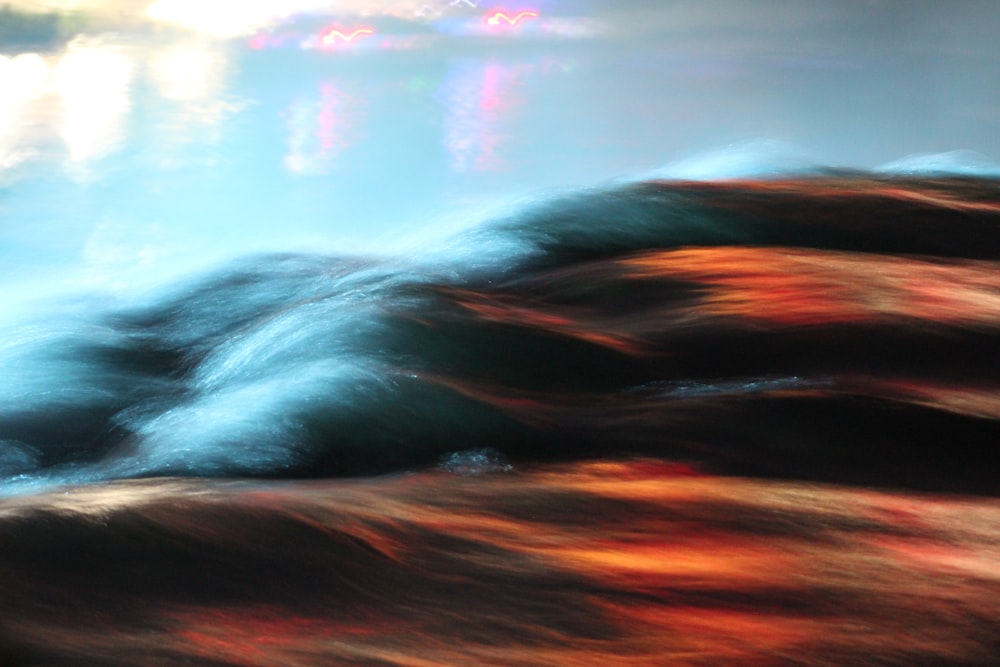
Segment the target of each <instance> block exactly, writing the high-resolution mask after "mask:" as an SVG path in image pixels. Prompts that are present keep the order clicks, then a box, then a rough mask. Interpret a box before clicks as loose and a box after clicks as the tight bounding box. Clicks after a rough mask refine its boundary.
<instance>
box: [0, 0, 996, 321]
mask: <svg viewBox="0 0 1000 667" xmlns="http://www.w3.org/2000/svg"><path fill="white" fill-rule="evenodd" d="M145 4H146V3H126V2H117V3H114V2H104V3H101V2H97V1H95V2H91V3H89V5H88V4H87V3H84V6H85V7H86V6H93V7H97V8H100V7H102V6H103V7H105V9H107V8H108V7H112V8H114V9H115V10H116V11H118V12H119V15H118V17H117V23H118V24H121V25H125V26H126V28H121V27H118V28H117V29H116V31H114V32H106V31H105V30H104V29H103V28H105V27H107V26H104V25H103V24H102V23H101V21H105V22H108V21H109V19H107V14H99V15H96V16H98V18H96V19H94V21H92V22H91V24H89V28H88V30H87V35H86V36H82V37H78V38H76V39H75V40H74V41H73V42H71V43H69V44H63V43H56V44H52V45H49V46H48V47H46V48H27V47H23V46H17V45H7V46H3V45H0V52H2V53H3V54H4V55H3V56H2V58H0V88H2V90H3V91H5V94H4V95H3V97H2V98H0V188H2V189H0V216H2V218H0V220H2V226H0V285H3V286H4V293H5V296H4V297H3V300H4V301H5V302H8V303H9V302H12V301H17V300H21V299H23V298H25V297H28V298H32V297H33V296H34V295H35V294H36V293H38V292H40V293H41V294H52V293H57V294H58V293H73V292H79V291H84V292H93V291H95V290H97V291H100V292H112V293H113V292H116V291H121V290H123V289H127V288H132V287H137V286H140V287H143V286H148V285H151V284H156V283H160V282H164V281H166V280H168V279H170V278H173V277H176V276H178V275H181V274H184V273H187V272H189V271H191V270H194V269H196V268H199V267H205V266H207V265H210V264H214V263H216V262H218V261H221V260H224V259H227V258H229V257H234V256H239V255H242V254H245V253H248V252H254V251H264V250H266V251H283V250H303V249H308V250H318V251H321V252H329V253H340V252H367V253H383V252H386V251H395V252H409V251H411V249H412V248H413V247H414V244H413V240H414V239H416V240H417V246H419V245H420V243H419V240H420V239H421V238H423V237H425V236H428V237H429V238H440V236H441V230H452V229H454V228H455V227H461V226H465V225H468V224H472V223H474V222H475V221H476V220H478V219H481V218H483V217H486V215H487V211H489V210H492V209H493V208H494V207H496V206H498V205H503V204H505V203H511V202H513V203H517V202H522V201H525V200H529V199H531V198H534V197H538V196H544V195H545V194H547V193H550V192H553V191H555V190H559V189H565V188H572V187H580V186H589V185H593V184H598V183H601V182H605V181H608V180H610V179H617V178H622V177H626V178H630V177H634V176H636V175H643V176H649V175H656V176H666V177H692V178H716V177H720V176H732V175H747V174H761V173H764V174H766V173H775V172H781V171H783V170H789V169H792V170H801V169H803V168H807V167H809V166H811V165H817V164H822V165H831V166H845V167H851V168H871V167H876V166H878V165H881V164H885V163H895V164H897V165H901V168H902V169H904V170H906V169H916V170H917V171H920V170H923V171H926V170H927V168H924V167H920V166H919V165H925V167H926V165H930V167H929V168H932V167H933V166H934V165H944V169H945V170H950V171H956V170H957V171H962V170H969V169H972V170H973V171H975V170H980V171H982V170H986V171H989V170H990V169H995V163H993V162H992V161H991V160H990V158H995V157H997V156H1000V120H998V119H1000V114H998V113H997V111H998V110H1000V92H998V91H1000V68H996V67H995V63H996V62H997V57H998V56H1000V53H998V48H997V46H996V42H995V40H994V39H993V38H992V33H993V30H992V29H991V26H993V27H995V26H996V25H998V19H1000V8H998V7H997V6H996V5H993V4H991V3H973V2H968V3H965V2H959V3H949V4H948V6H947V7H943V6H938V5H935V4H933V3H913V2H909V3H901V2H872V3H861V2H856V3H833V2H830V3H812V4H810V5H808V6H804V5H802V4H801V3H788V2H765V3H753V4H752V5H749V4H747V3H737V2H712V3H696V2H671V3H655V4H650V3H640V2H610V1H602V0H590V1H587V0H578V1H556V0H547V1H539V2H535V3H534V4H532V5H530V6H529V5H525V6H524V7H522V6H520V5H518V6H516V7H514V6H511V7H510V8H504V7H502V6H498V7H490V8H487V7H486V5H485V4H483V3H477V2H464V1H461V2H445V1H444V0H440V1H439V2H428V3H407V2H382V3H370V2H369V3H353V2H340V3H319V2H305V1H303V2H300V3H298V4H297V5H296V4H295V3H285V6H286V7H288V6H291V7H295V6H299V7H305V8H312V9H313V10H319V9H322V10H323V11H321V12H319V13H314V14H299V15H297V16H293V17H291V18H290V19H284V20H283V21H277V22H272V23H269V24H266V25H267V26H270V27H269V28H268V27H264V28H261V27H260V26H261V25H262V24H263V23H264V21H265V20H266V19H267V18H268V16H271V15H273V14H274V13H275V11H276V10H275V9H274V7H272V6H271V5H274V6H275V7H277V6H278V5H275V3H271V4H270V5H269V4H268V3H250V4H240V3H235V4H234V3H224V2H216V3H199V7H200V9H198V11H195V10H194V9H192V7H193V4H192V3H186V4H185V3H183V2H180V1H179V0H175V1H173V2H168V1H164V0H161V1H160V2H158V3H155V5H154V7H155V8H156V10H155V11H153V10H150V13H151V14H152V15H154V16H157V17H159V18H161V19H164V20H165V19H175V20H179V19H178V17H180V18H182V19H183V18H187V19H189V22H191V21H195V18H197V21H200V23H199V22H196V23H197V26H198V27H200V28H202V32H198V31H187V30H175V29H170V28H166V27H164V26H166V25H167V24H166V23H164V22H163V21H160V22H155V21H146V20H145V19H143V20H138V19H136V20H133V21H125V20H124V18H123V15H124V14H125V13H127V12H132V13H136V14H137V15H138V16H141V11H142V10H143V9H144V7H145ZM240 7H242V9H238V8H240ZM251 10H254V11H251ZM362 10H363V12H362ZM501 10H503V11H506V12H507V14H506V15H505V16H506V18H504V19H502V20H497V21H495V23H496V25H492V24H491V23H490V19H491V18H494V19H496V17H497V16H498V13H499V11H501ZM519 11H530V12H531V14H524V15H522V16H521V17H520V18H516V17H517V15H518V12H519ZM171 12H172V13H171ZM185 12H187V13H185ZM239 12H242V14H241V13H239ZM255 12H256V13H255ZM269 12H270V13H269ZM362 13H364V15H363V16H362ZM102 17H103V18H102ZM129 17H131V14H129ZM192 17H195V18H192ZM510 17H515V19H516V21H514V19H511V18H510ZM240 20H242V21H243V22H242V23H240ZM144 21H145V22H144ZM512 21H514V22H513V23H512ZM112 23H114V22H112ZM334 28H336V29H337V30H338V31H339V33H333V32H332V29H334ZM209 29H213V30H215V31H216V32H217V33H218V32H225V31H226V30H230V32H233V31H238V29H243V30H244V32H243V33H242V34H241V36H232V34H230V36H229V38H228V39H220V38H218V37H216V36H213V35H211V34H205V32H204V31H205V30H209ZM358 30H361V31H362V32H358V33H357V34H354V33H355V31H358ZM324 37H326V42H324ZM348 38H350V41H348ZM961 150H964V151H974V152H975V153H949V155H950V156H951V157H950V158H946V159H944V160H943V161H942V159H940V158H935V157H930V158H920V159H914V158H912V157H908V156H912V155H914V154H918V155H920V154H928V155H932V156H933V155H936V154H940V153H945V152H949V151H961ZM956 156H958V157H956ZM904 159H905V161H903V162H898V161H900V160H904ZM914 165H917V166H914Z"/></svg>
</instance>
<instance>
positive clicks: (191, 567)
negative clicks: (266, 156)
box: [0, 172, 1000, 665]
mask: <svg viewBox="0 0 1000 667" xmlns="http://www.w3.org/2000/svg"><path fill="white" fill-rule="evenodd" d="M998 195H1000V182H998V181H996V180H994V179H986V178H968V177H954V176H951V177H948V176H941V177H938V178H923V179H913V178H902V177H889V176H882V177H877V176H872V175H869V174H862V173H834V172H815V173H812V174H807V175H803V176H800V177H797V178H784V179H779V180H766V181H760V180H756V181H727V182H698V183H695V182H679V181H674V182H660V181H652V182H644V183H636V184H632V185H626V186H620V187H612V188H607V189H599V190H590V191H583V192H579V193H576V194H572V195H567V196H564V197H559V198H555V199H553V200H551V201H548V202H545V203H542V204H538V205H536V206H534V207H530V208H528V209H527V210H524V211H521V212H518V213H512V214H510V215H508V216H506V217H502V218H500V219H497V220H495V221H493V222H491V223H489V224H485V225H483V226H479V227H475V228H473V229H471V230H469V231H466V232H463V233H461V234H459V235H458V236H457V237H456V238H455V239H453V241H451V243H450V244H447V245H446V246H444V249H443V250H442V251H441V254H440V256H437V257H434V256H422V257H412V258H401V259H396V260H389V259H385V258H381V259H366V258H364V257H331V256H328V255H303V254H282V255H260V256H254V257H249V258H246V259H243V260H241V261H239V262H237V263H235V264H232V265H230V266H228V267H225V268H223V269H219V270H217V271H214V272H210V273H208V274H206V275H202V276H200V277H198V278H195V279H192V280H190V281H188V282H185V283H183V284H178V285H174V286H172V287H169V288H166V289H164V290H163V291H161V292H159V293H157V294H156V295H155V296H148V297H146V298H145V299H144V300H141V301H140V302H137V303H133V304H130V305H127V306H121V305H115V306H110V307H103V308H102V307H100V306H99V305H95V306H94V307H91V308H85V309H80V310H79V311H76V314H74V315H70V314H63V315H62V319H61V320H59V319H55V320H53V319H47V320H46V321H45V323H44V326H43V325H42V324H41V323H34V324H25V325H24V326H23V327H21V328H20V329H19V330H18V331H19V333H17V334H16V335H14V336H12V337H11V338H10V339H9V342H8V344H7V346H6V348H5V349H4V355H5V362H4V363H5V366H6V368H8V369H13V373H12V374H9V375H8V389H7V391H8V392H12V393H11V394H10V395H11V397H12V398H11V399H9V400H8V401H7V402H6V403H5V404H4V406H3V412H2V414H0V424H2V429H3V430H2V433H0V439H2V440H3V443H4V450H3V451H4V455H3V456H4V457H3V459H0V462H2V466H3V472H4V474H5V475H6V477H7V481H6V482H5V485H4V488H5V489H6V491H7V493H8V496H9V497H8V498H7V499H6V500H4V501H3V502H2V504H0V536H2V537H0V578H2V589H3V591H4V598H3V603H2V604H0V636H2V637H3V640H2V641H3V644H2V645H3V646H5V647H6V648H5V651H6V652H7V655H8V656H9V657H7V658H6V660H7V663H6V664H11V665H22V664H23V665H34V664H40V665H45V664H58V665H64V664H65V665H77V664H79V665H91V664H107V665H118V664H121V665H132V664H157V665H173V664H177V665H181V664H192V663H193V664H206V665H273V664H309V665H312V664H375V665H417V664H419V665H424V664H426V665H438V664H497V665H499V664H505V665H506V664H538V665H542V664H594V663H595V662H603V663H609V664H622V665H632V664H690V665H698V664H872V665H874V664H880V665H881V664H899V665H904V664H963V665H964V664H970V665H973V664H982V665H987V664H993V663H994V662H995V658H996V655H997V651H998V650H1000V626H998V623H997V619H998V618H1000V602H998V600H1000V567H998V565H997V563H998V562H1000V542H998V536H1000V530H998V529H1000V504H998V502H997V500H996V496H997V493H998V491H1000V486H998V483H997V479H998V478H997V475H996V469H995V459H996V456H995V449H996V445H997V442H998V436H1000V421H998V420H1000V387H998V386H997V377H998V368H997V366H998V360H997V355H996V350H997V349H998V347H997V342H998V341H997V338H998V328H1000V270H998V268H1000V264H998V262H1000V240H998V239H1000V236H998V235H997V226H998V224H1000V199H998ZM10 378H13V382H11V381H10ZM247 476H253V477H260V478H271V479H270V481H267V480H258V481H249V480H243V481H237V480H234V479H232V478H234V477H235V478H245V477H247ZM212 477H216V478H225V479H216V480H214V481H213V480H212V479H206V478H212ZM126 478H131V479H126ZM135 478H140V479H135ZM143 478H145V479H143ZM116 480H117V481H116ZM296 480H298V481H296ZM66 484H69V486H65V485H66ZM29 492H30V493H29Z"/></svg>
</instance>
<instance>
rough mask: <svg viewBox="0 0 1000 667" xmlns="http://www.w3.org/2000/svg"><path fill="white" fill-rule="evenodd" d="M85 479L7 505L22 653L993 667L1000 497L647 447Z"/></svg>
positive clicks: (2, 528)
mask: <svg viewBox="0 0 1000 667" xmlns="http://www.w3.org/2000/svg"><path fill="white" fill-rule="evenodd" d="M68 493H69V495H65V494H63V493H59V494H53V495H41V496H36V497H25V498H18V499H11V500H8V501H6V502H5V504H4V506H3V508H2V512H0V538H2V539H0V544H2V545H3V547H2V548H0V585H2V587H3V590H4V595H5V600H6V604H5V605H4V606H3V607H2V611H0V623H2V627H3V633H4V645H5V646H6V647H7V650H8V651H9V652H11V654H12V655H13V654H16V655H19V656H23V658H24V660H25V662H24V664H102V665H109V666H113V665H132V664H135V663H134V656H137V655H141V656H143V657H144V659H145V660H146V661H148V663H149V664H157V665H165V666H169V665H182V664H190V662H191V661H194V662H196V663H197V664H210V665H216V664H218V665H222V664H225V665H241V666H243V665H246V666H260V667H270V666H272V665H277V664H281V665H314V664H378V665H428V666H431V665H433V666H443V665H455V664H481V665H514V664H517V665H552V664H560V665H588V664H595V662H600V663H601V664H607V665H623V666H633V665H650V664H676V665H704V664H743V665H771V664H778V663H780V664H810V665H834V664H852V665H875V664H880V665H881V664H929V663H933V664H969V665H975V664H982V665H987V664H990V662H991V660H992V657H993V656H995V650H996V648H997V644H996V633H995V630H996V627H995V622H996V618H997V617H998V615H1000V571H998V570H997V568H996V562H997V559H998V558H1000V542H998V541H997V532H996V527H997V525H998V523H1000V503H998V502H997V501H996V500H995V499H988V498H975V497H964V496H948V497H943V496H932V495H921V494H912V493H911V494H900V493H888V492H879V491H872V490H858V489H851V488H847V487H839V486H834V485H821V484H804V483H801V482H776V481H765V480H753V479H745V478H737V477H730V478H721V477H716V476H712V475H705V474H699V473H697V472H696V471H694V470H692V469H690V468H688V467H684V466H676V465H670V464H665V463H662V462H659V461H652V460H632V461H618V462H601V463H573V464H567V465H546V466H541V467H534V468H529V469H526V470H525V471H523V472H520V473H511V474H496V475H474V476H462V475H454V474H451V473H447V472H443V471H433V470H432V471H424V472H417V473H411V474H407V475H403V476H396V477H385V478H381V479H374V480H373V479H369V480H364V481H360V480H359V481H315V482H273V483H259V482H258V483H251V482H221V481H220V482H207V481H194V480H191V481H181V480H175V481H168V480H162V481H133V482H118V483H112V484H108V485H97V486H91V487H84V488H74V489H71V490H69V492H68ZM67 550H72V551H73V553H74V557H73V558H69V559H67V558H66V557H65V554H66V553H67ZM40 564H41V565H44V569H43V568H39V565H40ZM263 572H267V573H268V574H267V576H266V577H261V576H260V575H261V573H263ZM84 581H86V582H87V583H88V585H86V586H85V585H84ZM84 591H86V593H84ZM13 606H16V608H17V609H19V612H18V613H16V614H15V613H9V610H10V609H11V608H12V607H13ZM84 609H86V610H89V611H88V612H87V613H82V610H84ZM12 664H14V663H12ZM16 664H21V663H16Z"/></svg>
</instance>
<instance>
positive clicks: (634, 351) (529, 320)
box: [447, 290, 645, 355]
mask: <svg viewBox="0 0 1000 667" xmlns="http://www.w3.org/2000/svg"><path fill="white" fill-rule="evenodd" d="M447 294H449V295H450V296H451V297H452V298H453V299H454V302H455V303H456V304H458V305H459V306H461V307H462V308H465V309H466V310H468V311H470V312H472V313H475V314H476V315H477V316H478V317H480V318H482V319H483V320H486V321H489V322H495V323H500V324H509V325H512V326H519V327H525V328H528V329H534V330H537V331H541V332H545V333H549V334H552V335H557V336H566V337H569V338H575V339H577V340H582V341H586V342H588V343H593V344H595V345H600V346H601V347H606V348H609V349H613V350H616V351H618V352H621V353H622V354H630V355H638V354H642V353H643V352H644V351H645V350H644V346H643V344H642V342H641V341H640V340H639V339H638V338H636V337H634V336H631V335H629V334H627V333H624V332H621V331H615V330H613V329H609V328H603V327H602V326H601V324H600V323H599V322H597V321H594V320H596V318H589V317H588V314H587V313H586V312H585V311H582V310H573V309H570V308H563V309H560V310H559V311H558V312H557V311H556V310H555V309H553V308H552V307H551V306H547V305H544V304H542V305H541V306H540V307H539V308H532V307H529V306H527V305H520V304H518V303H516V302H514V301H513V300H510V301H508V300H506V299H504V298H503V297H498V296H491V295H487V294H480V293H476V292H472V291H465V290H449V291H448V292H447Z"/></svg>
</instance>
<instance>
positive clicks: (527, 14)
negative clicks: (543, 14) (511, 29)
mask: <svg viewBox="0 0 1000 667" xmlns="http://www.w3.org/2000/svg"><path fill="white" fill-rule="evenodd" d="M526 18H538V12H534V11H524V12H519V13H517V14H515V15H514V16H513V18H511V17H510V16H508V15H507V14H505V13H503V12H497V13H496V14H494V15H493V16H491V17H489V18H488V19H486V22H487V23H489V24H490V25H500V21H501V20H503V21H506V22H507V23H508V24H509V25H517V24H518V23H519V22H520V21H521V20H522V19H526Z"/></svg>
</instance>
